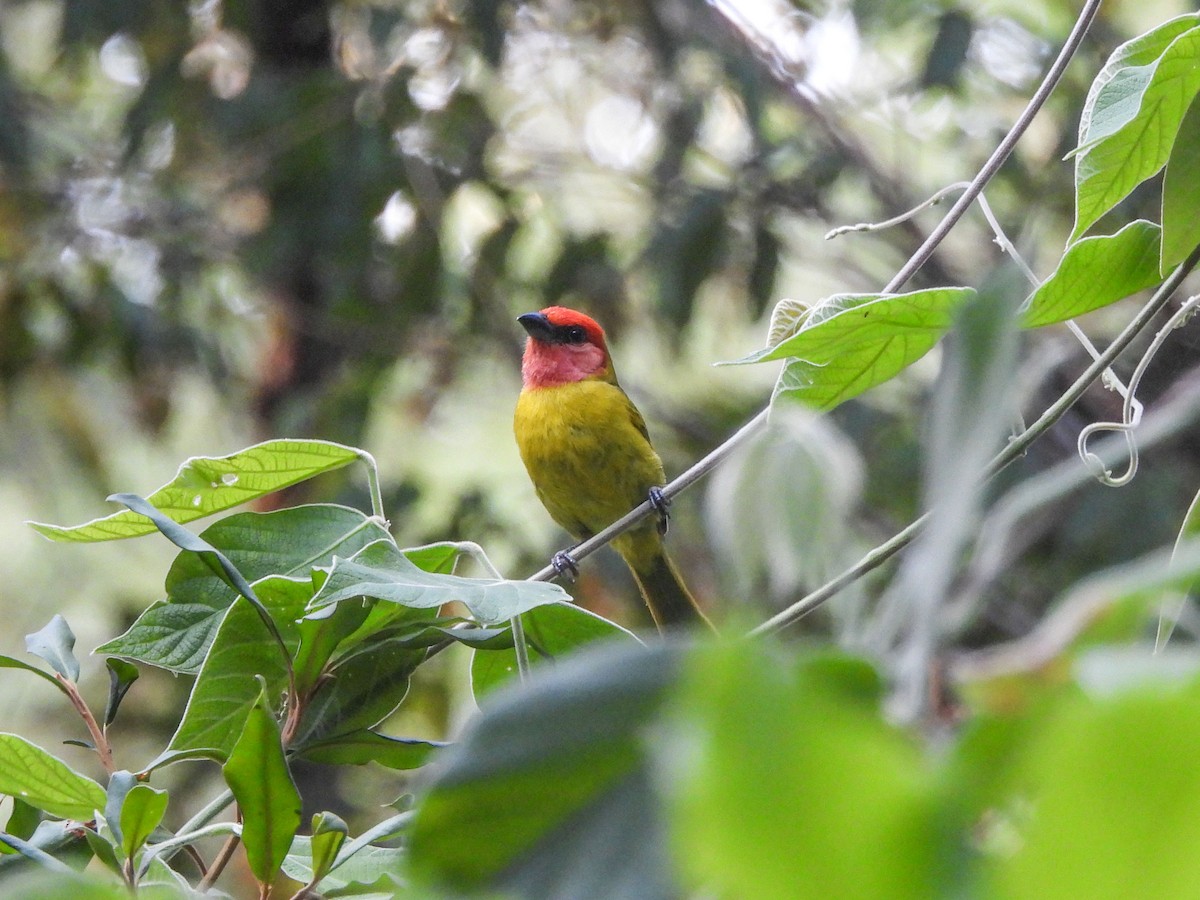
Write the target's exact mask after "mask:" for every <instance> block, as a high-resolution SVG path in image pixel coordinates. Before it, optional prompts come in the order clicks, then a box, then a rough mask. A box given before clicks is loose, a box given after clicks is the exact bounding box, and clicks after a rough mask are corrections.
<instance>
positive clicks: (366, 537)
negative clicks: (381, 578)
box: [96, 504, 388, 674]
mask: <svg viewBox="0 0 1200 900" xmlns="http://www.w3.org/2000/svg"><path fill="white" fill-rule="evenodd" d="M200 537H202V538H203V539H204V540H205V541H207V542H208V543H209V544H211V545H212V546H213V547H216V548H218V549H220V550H221V551H222V552H223V553H224V554H225V555H226V557H228V559H229V561H230V562H231V563H232V564H233V565H234V566H235V567H236V568H237V569H238V571H240V572H241V573H242V574H243V575H245V576H246V578H247V579H248V580H249V581H251V582H252V583H254V582H257V581H259V580H260V579H262V578H264V577H266V576H268V575H273V574H278V575H286V576H297V577H300V578H303V579H304V580H308V579H309V578H310V573H311V571H312V567H313V566H323V565H329V564H330V563H331V562H332V559H333V556H334V555H335V554H341V555H351V554H353V553H355V552H356V551H358V550H359V549H361V548H362V547H364V546H365V545H367V544H369V543H371V542H372V541H376V540H380V539H386V538H387V537H388V535H387V532H386V531H385V530H384V529H383V528H382V527H381V526H380V525H379V523H378V522H376V521H375V520H373V519H371V518H369V517H368V516H365V515H364V514H363V513H361V512H359V511H358V510H356V509H350V508H348V507H345V506H334V505H327V504H321V505H313V506H299V507H294V508H292V509H284V510H278V511H276V512H271V513H238V514H236V515H232V516H229V517H227V518H224V519H222V520H220V521H219V522H215V523H214V524H212V525H211V526H209V527H208V528H206V529H205V530H204V531H203V532H201V534H200ZM166 590H167V600H166V601H164V602H160V603H156V604H155V605H153V606H151V607H150V608H149V609H148V610H146V611H145V612H144V613H142V614H141V615H140V616H139V617H138V619H137V621H136V622H134V624H133V626H132V627H130V629H129V630H128V631H126V632H125V633H124V634H123V635H121V636H120V637H118V638H115V639H114V640H111V641H109V642H108V643H106V644H102V645H101V646H100V647H98V648H97V649H96V652H97V653H110V654H113V655H115V656H122V657H126V658H129V659H136V660H139V661H141V662H144V663H147V664H149V665H153V666H158V667H160V668H165V669H169V670H171V671H174V672H181V673H185V674H195V673H196V672H197V671H199V669H200V666H201V664H202V663H203V662H204V657H205V655H206V654H207V652H208V648H209V646H210V645H211V643H212V641H213V638H214V636H215V635H216V633H217V629H218V627H219V626H220V624H221V620H222V619H223V618H224V615H225V611H226V610H227V609H228V608H229V605H230V604H231V603H233V600H234V598H235V597H236V596H237V594H236V592H235V591H234V590H233V589H232V588H230V587H229V586H228V585H227V584H226V583H225V582H224V580H223V579H221V578H220V577H218V576H217V575H216V574H214V573H213V572H212V570H211V569H209V567H208V566H207V565H205V564H204V562H203V561H202V560H200V559H199V558H198V557H197V556H196V554H194V553H180V554H179V556H177V557H176V558H175V561H174V563H173V564H172V565H171V570H170V572H169V573H168V574H167V580H166Z"/></svg>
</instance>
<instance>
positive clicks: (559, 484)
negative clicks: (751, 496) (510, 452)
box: [513, 380, 665, 537]
mask: <svg viewBox="0 0 1200 900" xmlns="http://www.w3.org/2000/svg"><path fill="white" fill-rule="evenodd" d="M513 428H514V431H515V432H516V437H517V446H518V447H519V448H520V451H521V459H522V460H523V461H524V462H525V468H526V469H527V470H528V471H529V477H530V479H531V480H532V481H533V485H534V488H535V489H536V491H537V495H538V497H539V499H540V500H541V501H542V503H543V504H544V505H545V507H546V509H547V510H548V511H549V513H550V515H551V516H552V517H553V518H554V520H555V521H556V522H558V524H559V525H561V526H562V527H563V528H565V529H566V530H567V531H569V532H571V534H573V535H574V536H576V537H586V536H588V535H591V534H595V533H596V532H598V531H600V530H601V529H602V528H604V527H605V526H606V525H609V524H611V523H612V522H614V521H615V520H616V519H619V518H620V517H621V516H623V515H624V514H625V513H627V512H629V510H630V509H632V508H633V507H634V506H636V505H637V504H638V503H641V502H642V501H643V500H645V499H646V496H647V493H648V492H649V490H650V488H651V487H654V486H656V485H662V484H663V483H664V481H665V478H664V476H663V467H662V461H661V460H660V459H659V458H658V454H657V453H655V452H654V448H653V447H652V446H651V445H650V441H649V439H648V438H647V437H646V426H645V423H644V422H643V421H642V417H641V414H640V413H639V412H638V411H637V408H636V407H635V406H634V405H633V402H632V401H631V400H630V399H629V397H627V396H626V394H625V392H624V391H623V390H621V388H620V387H619V386H617V385H616V384H612V383H610V382H607V381H601V380H592V381H576V382H571V383H569V384H563V385H555V386H553V387H541V388H537V389H533V390H525V391H523V392H522V393H521V397H520V399H519V400H518V401H517V411H516V416H515V418H514V422H513Z"/></svg>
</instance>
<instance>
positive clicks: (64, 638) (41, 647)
mask: <svg viewBox="0 0 1200 900" xmlns="http://www.w3.org/2000/svg"><path fill="white" fill-rule="evenodd" d="M25 649H26V650H28V651H29V652H30V653H32V654H33V655H34V656H37V657H39V658H40V659H42V660H44V661H45V662H47V663H49V664H50V668H52V669H53V670H54V671H55V672H57V673H58V674H59V675H61V676H62V677H63V678H65V679H67V680H68V681H78V680H79V660H77V659H76V658H75V654H74V652H73V651H74V649H75V634H74V632H72V631H71V626H70V625H68V624H67V620H66V619H64V618H63V617H62V616H60V615H58V614H57V613H55V614H54V616H53V617H52V618H51V619H50V621H49V622H48V623H47V624H46V627H45V628H43V629H42V630H41V631H35V632H34V633H33V634H27V635H25Z"/></svg>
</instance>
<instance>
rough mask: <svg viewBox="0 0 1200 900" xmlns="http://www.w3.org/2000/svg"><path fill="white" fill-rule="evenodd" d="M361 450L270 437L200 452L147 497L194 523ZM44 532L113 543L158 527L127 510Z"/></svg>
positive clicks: (325, 468) (36, 527)
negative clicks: (238, 447) (219, 451)
mask: <svg viewBox="0 0 1200 900" xmlns="http://www.w3.org/2000/svg"><path fill="white" fill-rule="evenodd" d="M360 452H361V451H359V450H356V449H354V448H353V447H343V446H342V445H341V444H333V443H330V442H328V441H296V440H278V441H267V442H265V443H262V444H256V445H255V446H253V447H248V448H247V449H245V450H242V451H240V452H238V453H234V454H232V455H230V456H218V457H208V456H197V457H193V458H192V459H189V460H187V461H186V462H185V463H184V464H183V465H182V466H180V467H179V471H178V473H176V475H175V478H174V479H172V480H171V481H170V482H169V483H168V484H165V485H163V486H162V487H161V488H159V489H158V490H156V491H155V492H154V493H152V494H151V495H150V496H149V497H147V498H146V499H147V501H149V503H150V504H151V505H152V506H154V507H155V508H156V509H159V510H161V511H162V512H163V513H164V514H165V515H167V516H169V517H170V518H171V519H173V520H174V521H176V522H179V523H184V522H191V521H193V520H194V519H199V518H203V517H204V516H208V515H212V514H213V513H216V512H221V511H222V510H225V509H229V508H230V507H233V506H237V505H239V504H241V503H246V502H247V501H250V500H254V499H255V498H257V497H263V496H265V495H267V494H271V493H274V492H275V491H279V490H282V489H283V488H285V487H289V486H291V485H293V484H298V483H299V482H301V481H306V480H307V479H309V478H312V477H314V476H316V475H320V474H322V473H324V472H330V471H333V470H334V469H339V468H341V467H342V466H345V465H347V464H349V463H352V462H354V461H355V460H356V459H359V457H360ZM30 525H32V527H33V528H34V530H35V531H37V532H38V533H39V534H42V535H44V536H46V537H48V538H51V539H52V540H56V541H79V542H89V543H90V542H94V541H111V540H117V539H119V538H130V537H140V536H141V535H144V534H151V533H152V532H153V531H154V525H153V524H152V523H151V522H149V521H147V520H146V519H145V518H144V517H143V516H141V515H139V514H137V513H134V512H130V511H123V512H119V513H113V514H112V515H111V516H105V517H104V518H100V519H94V520H92V521H91V522H87V523H85V524H83V525H75V526H72V527H61V526H58V525H45V524H41V523H37V522H31V523H30Z"/></svg>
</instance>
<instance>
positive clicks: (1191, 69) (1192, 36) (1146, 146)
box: [1071, 27, 1200, 242]
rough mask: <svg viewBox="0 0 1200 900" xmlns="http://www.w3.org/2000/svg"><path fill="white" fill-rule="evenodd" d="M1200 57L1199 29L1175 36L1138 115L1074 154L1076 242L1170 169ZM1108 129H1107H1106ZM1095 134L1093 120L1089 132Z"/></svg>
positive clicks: (1198, 77)
mask: <svg viewBox="0 0 1200 900" xmlns="http://www.w3.org/2000/svg"><path fill="white" fill-rule="evenodd" d="M1198 55H1200V27H1197V28H1192V29H1190V30H1188V31H1185V32H1184V33H1183V34H1181V35H1179V36H1178V37H1176V38H1175V39H1174V40H1173V41H1172V42H1171V43H1170V44H1169V45H1168V46H1167V48H1166V50H1164V51H1163V53H1162V55H1161V56H1160V57H1159V58H1158V61H1157V62H1156V63H1152V64H1151V65H1152V66H1153V73H1152V74H1151V75H1150V78H1149V80H1148V81H1147V82H1146V83H1145V88H1144V90H1143V91H1141V101H1140V104H1139V105H1138V108H1137V114H1136V115H1135V116H1133V117H1132V118H1130V119H1128V120H1127V121H1125V122H1124V124H1122V125H1120V127H1119V128H1117V129H1116V130H1115V131H1113V132H1111V133H1107V134H1105V136H1104V137H1101V138H1100V139H1099V140H1094V141H1093V142H1092V143H1091V144H1090V145H1089V146H1085V147H1084V148H1083V149H1082V150H1081V151H1080V152H1079V153H1078V154H1077V155H1076V157H1075V228H1074V230H1073V231H1072V232H1071V241H1072V242H1073V241H1076V240H1078V239H1079V238H1080V237H1081V236H1082V235H1083V234H1084V233H1085V232H1086V231H1087V230H1088V228H1090V227H1091V226H1092V225H1093V224H1094V223H1095V222H1096V220H1097V219H1099V218H1100V217H1101V216H1102V215H1104V214H1105V213H1107V212H1108V211H1109V210H1111V209H1112V208H1113V207H1114V206H1116V205H1117V204H1118V203H1120V202H1121V200H1123V199H1125V197H1126V196H1128V195H1129V193H1130V192H1131V191H1132V190H1133V189H1134V188H1135V187H1137V186H1138V185H1139V184H1141V183H1142V182H1143V181H1145V180H1146V179H1147V178H1150V177H1151V176H1153V175H1154V174H1155V173H1157V172H1158V171H1159V170H1160V169H1161V168H1162V167H1163V166H1164V165H1166V162H1167V159H1168V157H1169V156H1170V153H1171V149H1172V147H1173V146H1174V144H1175V139H1176V134H1177V133H1178V132H1179V128H1180V125H1181V124H1182V122H1183V117H1184V115H1185V113H1186V112H1187V110H1188V107H1190V106H1191V104H1192V100H1193V99H1194V98H1195V96H1196V93H1197V92H1198V91H1200V66H1197V65H1196V64H1195V61H1196V58H1197V56H1198ZM1126 82H1127V79H1123V78H1118V76H1117V75H1116V74H1114V77H1113V79H1112V80H1111V81H1110V82H1109V86H1110V88H1111V86H1112V85H1113V84H1117V85H1119V86H1121V88H1122V89H1123V90H1125V89H1130V88H1131V87H1132V85H1130V84H1128V83H1126ZM1139 83H1140V78H1138V79H1135V80H1134V85H1136V84H1139ZM1103 93H1104V92H1103V91H1101V94H1103ZM1131 106H1132V100H1130V101H1128V102H1125V103H1122V104H1119V105H1118V104H1113V106H1112V107H1111V108H1115V109H1120V110H1122V111H1126V110H1128V109H1129V108H1130V107H1131ZM1114 115H1115V114H1114ZM1123 115H1124V112H1122V116H1123ZM1106 121H1109V122H1111V121H1113V120H1112V119H1111V118H1110V119H1109V120H1106ZM1109 127H1110V126H1107V125H1106V127H1105V128H1104V129H1102V131H1107V130H1108V128H1109ZM1096 131H1097V126H1096V123H1095V119H1093V122H1092V126H1091V128H1090V131H1089V133H1092V132H1096Z"/></svg>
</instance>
